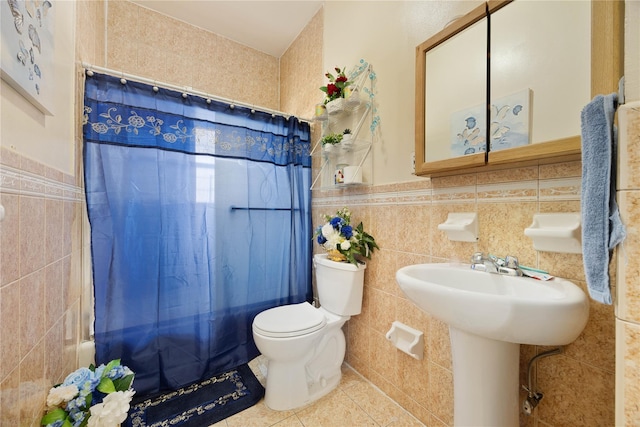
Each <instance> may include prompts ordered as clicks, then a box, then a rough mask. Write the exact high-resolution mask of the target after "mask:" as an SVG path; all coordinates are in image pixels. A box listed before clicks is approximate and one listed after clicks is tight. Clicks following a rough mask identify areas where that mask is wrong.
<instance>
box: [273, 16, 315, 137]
mask: <svg viewBox="0 0 640 427" xmlns="http://www.w3.org/2000/svg"><path fill="white" fill-rule="evenodd" d="M323 19H324V9H320V10H319V11H318V13H317V14H316V15H315V16H314V17H313V18H312V19H311V21H310V22H309V23H308V24H307V26H306V27H305V28H304V29H303V30H302V32H301V33H300V35H299V36H298V37H297V38H296V40H295V41H294V42H293V43H292V44H291V46H289V48H288V49H287V51H286V52H285V53H284V54H283V55H282V57H281V58H280V110H281V111H287V112H290V113H292V114H295V115H296V116H297V117H306V118H311V117H312V115H313V112H314V106H315V104H316V103H318V102H322V99H323V93H322V92H321V91H320V90H319V88H320V86H322V85H323V84H324V82H323V80H324V71H323V68H322V67H323V64H322V53H323V52H322V37H323V36H322V32H323ZM317 127H319V126H317Z"/></svg>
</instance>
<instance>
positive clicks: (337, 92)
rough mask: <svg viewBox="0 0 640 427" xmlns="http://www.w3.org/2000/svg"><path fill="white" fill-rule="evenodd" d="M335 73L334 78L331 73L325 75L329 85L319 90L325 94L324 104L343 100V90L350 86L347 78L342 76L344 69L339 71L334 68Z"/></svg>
mask: <svg viewBox="0 0 640 427" xmlns="http://www.w3.org/2000/svg"><path fill="white" fill-rule="evenodd" d="M335 71H336V73H337V75H336V76H334V75H333V74H331V73H326V74H325V77H326V78H328V79H329V83H328V84H327V85H326V86H322V87H321V88H320V90H321V91H323V92H324V93H326V94H327V96H326V97H325V99H324V103H325V104H326V103H328V102H330V101H333V100H334V99H338V98H344V88H346V87H347V86H349V85H350V84H351V82H350V81H349V79H348V78H347V76H346V75H345V74H344V68H343V69H342V70H341V69H340V68H338V67H336V68H335Z"/></svg>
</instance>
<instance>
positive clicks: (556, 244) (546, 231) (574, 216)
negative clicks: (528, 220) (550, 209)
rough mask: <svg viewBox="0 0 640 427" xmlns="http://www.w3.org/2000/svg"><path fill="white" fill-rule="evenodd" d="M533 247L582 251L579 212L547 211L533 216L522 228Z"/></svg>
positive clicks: (555, 250)
mask: <svg viewBox="0 0 640 427" xmlns="http://www.w3.org/2000/svg"><path fill="white" fill-rule="evenodd" d="M524 234H525V236H527V237H530V238H531V239H532V240H533V248H534V249H535V250H537V251H544V252H563V253H571V254H579V253H582V236H581V234H582V227H581V224H580V214H579V213H548V214H537V215H534V216H533V223H532V224H531V225H530V226H529V228H525V229H524Z"/></svg>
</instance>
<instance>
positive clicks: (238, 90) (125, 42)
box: [106, 1, 280, 110]
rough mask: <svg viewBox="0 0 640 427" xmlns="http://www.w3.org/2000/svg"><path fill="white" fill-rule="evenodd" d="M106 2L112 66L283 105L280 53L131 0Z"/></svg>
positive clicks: (109, 64)
mask: <svg viewBox="0 0 640 427" xmlns="http://www.w3.org/2000/svg"><path fill="white" fill-rule="evenodd" d="M107 5H108V13H107V16H108V19H107V29H106V35H107V36H106V37H107V55H106V56H107V65H106V66H107V67H108V68H111V69H113V70H117V71H123V72H125V73H130V74H134V75H139V76H141V77H145V78H148V79H152V80H157V81H159V82H165V83H170V84H174V85H179V86H184V87H192V88H193V89H194V90H196V91H199V92H205V93H211V94H212V95H216V96H219V97H223V98H227V99H230V100H233V101H236V102H243V103H248V104H252V105H257V106H261V107H266V108H270V109H275V110H277V109H279V107H280V84H279V78H280V75H279V61H278V59H277V58H275V57H272V56H270V55H267V54H265V53H262V52H259V51H257V50H254V49H251V48H249V47H247V46H244V45H242V44H239V43H236V42H234V41H231V40H229V39H226V38H224V37H221V36H219V35H216V34H214V33H210V32H207V31H204V30H202V29H200V28H197V27H195V26H192V25H189V24H186V23H184V22H182V21H178V20H175V19H173V18H169V17H167V16H165V15H162V14H160V13H157V12H154V11H152V10H150V9H146V8H143V7H141V6H138V5H136V4H134V3H131V2H128V1H109V2H108V3H107Z"/></svg>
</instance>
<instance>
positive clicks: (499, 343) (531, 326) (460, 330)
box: [396, 264, 589, 427]
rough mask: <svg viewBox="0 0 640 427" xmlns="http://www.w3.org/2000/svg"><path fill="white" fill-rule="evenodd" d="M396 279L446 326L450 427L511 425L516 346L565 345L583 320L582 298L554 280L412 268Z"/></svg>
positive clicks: (454, 267) (461, 268)
mask: <svg viewBox="0 0 640 427" xmlns="http://www.w3.org/2000/svg"><path fill="white" fill-rule="evenodd" d="M396 280H397V281H398V284H399V285H400V288H401V289H402V290H403V291H404V293H405V294H406V295H407V297H408V298H409V299H410V300H411V301H413V303H414V304H416V305H417V306H418V307H420V308H421V309H422V310H424V311H426V312H427V313H429V314H430V315H432V316H433V317H435V318H437V319H439V320H441V321H443V322H445V323H447V324H448V325H449V335H450V337H451V354H452V361H453V423H454V426H456V427H458V426H460V427H462V426H464V427H468V426H487V427H489V426H491V427H495V426H513V427H517V426H518V425H519V415H518V414H519V409H518V390H519V388H520V387H519V385H518V378H519V359H520V358H519V356H520V344H533V345H554V346H555V345H565V344H569V343H570V342H572V341H574V340H575V339H576V338H577V337H578V335H580V333H581V332H582V330H583V329H584V326H585V325H586V323H587V318H588V316H589V302H588V300H587V296H586V295H585V293H584V292H582V290H581V289H580V288H578V287H577V286H576V285H574V284H573V283H571V282H569V281H567V280H563V279H558V278H555V279H553V280H551V281H547V282H543V281H539V280H535V279H531V278H524V277H514V276H503V275H499V274H492V273H486V272H481V271H476V270H472V269H471V268H470V266H469V265H468V264H467V265H465V264H417V265H410V266H408V267H403V268H401V269H400V270H398V272H397V273H396Z"/></svg>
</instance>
